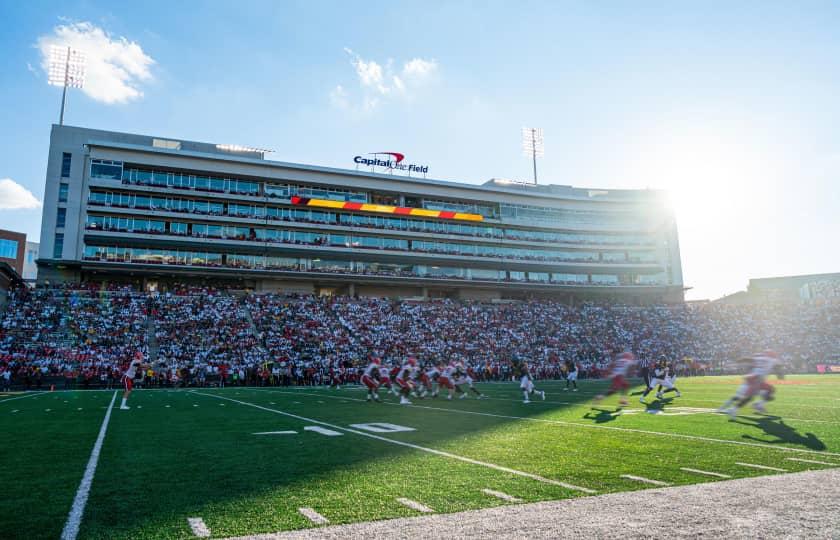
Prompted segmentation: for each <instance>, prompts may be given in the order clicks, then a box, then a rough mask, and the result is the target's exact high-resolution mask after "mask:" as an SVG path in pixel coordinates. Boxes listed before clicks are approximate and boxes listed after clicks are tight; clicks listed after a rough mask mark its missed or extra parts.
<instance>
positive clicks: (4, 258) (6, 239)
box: [0, 230, 26, 275]
mask: <svg viewBox="0 0 840 540" xmlns="http://www.w3.org/2000/svg"><path fill="white" fill-rule="evenodd" d="M25 249H26V235H25V234H23V233H19V232H13V231H4V230H0V262H4V263H6V264H8V265H9V266H11V267H12V268H13V269H14V270H15V272H17V273H18V275H20V274H22V273H23V261H24V251H25Z"/></svg>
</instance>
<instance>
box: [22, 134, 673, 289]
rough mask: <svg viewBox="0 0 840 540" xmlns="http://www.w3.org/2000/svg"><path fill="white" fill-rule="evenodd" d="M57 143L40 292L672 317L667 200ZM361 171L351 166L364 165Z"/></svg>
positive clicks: (230, 153) (101, 140)
mask: <svg viewBox="0 0 840 540" xmlns="http://www.w3.org/2000/svg"><path fill="white" fill-rule="evenodd" d="M264 158H265V151H261V150H255V149H246V148H241V147H232V146H230V145H216V144H209V143H200V142H192V141H181V140H172V139H164V138H156V137H148V136H142V135H134V134H127V133H115V132H108V131H99V130H92V129H85V128H78V127H70V126H56V125H54V126H53V128H52V133H51V138H50V151H49V160H48V166H47V177H46V187H45V198H44V200H45V204H44V210H43V220H42V232H41V246H40V259H39V261H38V264H39V274H38V279H39V281H40V282H41V283H53V284H55V283H64V282H80V281H109V282H110V281H113V282H122V283H132V284H134V285H135V286H137V287H138V288H142V289H145V290H165V289H168V288H171V287H174V286H177V285H178V284H181V283H194V284H217V285H224V286H226V287H236V288H241V289H245V288H247V289H252V290H257V291H274V292H297V293H302V294H311V293H316V294H345V295H349V296H388V297H401V298H440V297H448V298H461V299H481V300H492V299H523V298H528V297H531V296H534V295H539V296H540V297H543V298H544V297H547V296H548V297H552V298H555V299H557V300H562V301H565V302H574V301H586V300H612V301H620V302H623V303H635V304H640V303H656V302H680V301H681V300H682V298H683V283H682V268H681V264H680V255H679V242H678V238H677V229H676V224H675V220H674V216H673V211H672V210H671V209H670V208H669V206H668V205H667V204H666V202H665V198H664V196H663V193H662V192H659V191H652V190H594V189H580V188H573V187H570V186H561V185H529V184H521V183H516V182H510V181H505V180H499V179H493V180H490V181H488V182H485V183H484V184H483V185H474V184H467V183H456V182H449V181H440V180H431V179H426V178H425V177H424V178H418V177H409V176H399V175H395V174H378V173H374V172H370V171H368V170H359V169H358V167H359V166H358V165H357V170H346V169H334V168H327V167H321V166H314V165H300V164H295V163H284V162H275V161H269V160H266V159H264ZM357 161H359V160H357Z"/></svg>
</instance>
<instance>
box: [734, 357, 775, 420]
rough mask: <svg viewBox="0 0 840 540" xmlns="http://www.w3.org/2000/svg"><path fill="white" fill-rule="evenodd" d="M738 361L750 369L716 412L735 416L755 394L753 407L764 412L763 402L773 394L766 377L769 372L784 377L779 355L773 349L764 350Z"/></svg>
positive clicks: (771, 398)
mask: <svg viewBox="0 0 840 540" xmlns="http://www.w3.org/2000/svg"><path fill="white" fill-rule="evenodd" d="M738 362H739V363H746V364H748V365H749V366H750V371H749V373H747V374H746V375H744V382H743V383H742V384H741V386H740V387H738V391H737V392H735V395H734V396H732V397H731V398H729V400H727V401H726V403H724V404H723V405H721V406H720V409H718V412H722V413H726V414H728V415H729V416H730V418H735V417H736V416H737V414H738V409H740V408H741V407H743V406H744V405H746V404H747V403H749V402H750V401H752V399H753V398H754V397H756V396H758V401H756V402H755V403H753V408H754V409H755V410H756V411H758V412H760V413H763V412H765V409H764V404H765V403H767V402H768V401H772V400H773V394H775V389H774V388H773V386H772V385H771V384H770V383H768V382H767V377H768V376H769V375H770V374H771V373H775V374H776V376H777V377H778V378H779V379H784V373H782V371H781V364H780V362H779V356H778V355H777V354H776V353H775V352H773V351H764V352H763V353H759V354H756V355H753V356H750V357H747V358H742V359H740V360H739V361H738Z"/></svg>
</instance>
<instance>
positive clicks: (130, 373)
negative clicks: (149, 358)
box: [120, 351, 144, 411]
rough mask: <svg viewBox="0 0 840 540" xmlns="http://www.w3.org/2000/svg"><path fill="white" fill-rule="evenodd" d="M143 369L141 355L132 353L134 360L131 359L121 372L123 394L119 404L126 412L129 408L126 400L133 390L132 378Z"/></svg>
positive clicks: (138, 352) (140, 353)
mask: <svg viewBox="0 0 840 540" xmlns="http://www.w3.org/2000/svg"><path fill="white" fill-rule="evenodd" d="M143 368H144V364H143V353H142V352H140V351H137V352H135V353H134V358H132V359H131V361H129V363H128V367H127V368H126V369H125V371H123V376H122V381H123V386H124V387H125V391H124V392H123V398H122V404H120V409H122V410H124V411H126V410H128V409H130V408H131V407H129V406H128V404H127V403H128V398H129V396H131V391H132V390H133V389H134V377H135V376H136V375H137V372H138V370H142V369H143Z"/></svg>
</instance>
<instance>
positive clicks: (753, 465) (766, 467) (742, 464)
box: [735, 461, 787, 472]
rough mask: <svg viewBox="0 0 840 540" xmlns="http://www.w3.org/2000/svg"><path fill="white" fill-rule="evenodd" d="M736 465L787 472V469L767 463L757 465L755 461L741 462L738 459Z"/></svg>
mask: <svg viewBox="0 0 840 540" xmlns="http://www.w3.org/2000/svg"><path fill="white" fill-rule="evenodd" d="M735 465H740V466H741V467H749V468H751V469H763V470H765V471H778V472H787V469H780V468H779V467H768V466H767V465H757V464H755V463H741V462H740V461H736V462H735Z"/></svg>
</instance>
